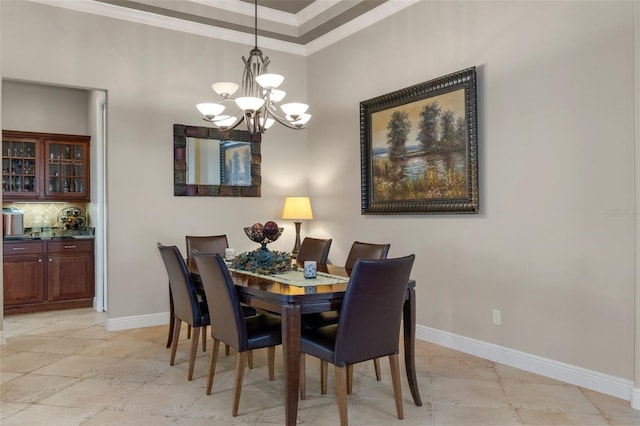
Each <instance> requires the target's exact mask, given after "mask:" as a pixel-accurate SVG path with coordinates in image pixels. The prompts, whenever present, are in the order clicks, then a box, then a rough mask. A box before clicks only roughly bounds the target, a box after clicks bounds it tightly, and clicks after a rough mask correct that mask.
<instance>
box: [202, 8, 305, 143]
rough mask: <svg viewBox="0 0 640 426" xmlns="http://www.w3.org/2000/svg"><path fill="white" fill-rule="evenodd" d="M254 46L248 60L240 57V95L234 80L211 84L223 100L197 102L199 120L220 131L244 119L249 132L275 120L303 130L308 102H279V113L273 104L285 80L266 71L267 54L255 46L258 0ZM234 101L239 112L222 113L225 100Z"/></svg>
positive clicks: (268, 124)
mask: <svg viewBox="0 0 640 426" xmlns="http://www.w3.org/2000/svg"><path fill="white" fill-rule="evenodd" d="M254 3H255V31H254V34H255V45H254V48H253V49H251V52H249V59H246V58H245V57H244V56H243V57H242V61H243V62H244V72H243V74H242V82H241V84H242V86H241V91H240V93H241V96H238V97H235V98H234V97H233V94H234V93H236V91H237V90H238V85H237V84H236V83H230V82H226V81H224V82H218V83H213V84H212V85H211V88H212V89H213V91H214V92H216V93H217V94H218V95H219V96H220V97H221V98H222V99H221V100H220V101H218V102H216V103H211V102H208V103H201V104H198V105H196V107H197V108H198V110H199V111H200V113H201V114H202V119H203V120H205V121H208V122H210V123H212V124H213V125H214V126H216V127H218V128H219V129H221V130H231V129H235V128H236V127H237V126H238V125H240V123H242V122H243V121H244V122H245V123H246V125H247V130H249V133H251V134H256V133H264V132H265V131H266V130H267V129H268V128H269V127H271V126H272V125H273V123H274V122H276V121H277V122H278V123H280V124H282V125H284V126H286V127H289V128H290V129H296V130H299V129H304V128H305V127H304V126H305V124H306V123H307V122H308V121H309V119H310V118H311V115H310V114H307V113H306V112H307V109H308V108H309V105H307V104H302V103H297V102H292V103H287V104H283V105H280V109H281V110H282V113H278V110H277V109H276V106H277V104H278V102H280V101H281V100H282V99H284V97H285V95H286V92H284V91H283V90H280V89H278V87H279V86H280V85H281V84H282V82H283V81H284V77H283V76H281V75H279V74H269V72H268V71H267V66H268V65H269V62H270V60H269V57H268V56H262V51H261V50H260V49H259V48H258V0H255V2H254ZM231 102H234V103H235V105H236V106H237V107H238V109H239V110H238V111H237V112H236V113H235V114H233V115H230V114H223V112H224V111H225V109H226V106H225V105H224V104H225V103H231Z"/></svg>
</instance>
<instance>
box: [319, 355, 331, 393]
mask: <svg viewBox="0 0 640 426" xmlns="http://www.w3.org/2000/svg"><path fill="white" fill-rule="evenodd" d="M327 370H329V363H328V362H327V361H325V360H320V393H321V394H322V395H326V394H327Z"/></svg>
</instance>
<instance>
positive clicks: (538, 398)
mask: <svg viewBox="0 0 640 426" xmlns="http://www.w3.org/2000/svg"><path fill="white" fill-rule="evenodd" d="M504 389H505V392H506V394H507V397H508V398H509V401H511V403H512V404H513V406H514V407H516V408H519V409H529V410H546V411H563V412H573V413H576V412H580V413H584V414H590V415H597V414H598V410H597V409H596V407H594V406H593V404H592V403H591V402H590V401H589V400H588V399H587V398H586V397H585V396H584V394H583V393H582V392H580V390H578V388H577V387H575V386H571V385H564V384H561V385H548V384H539V383H519V382H506V383H504Z"/></svg>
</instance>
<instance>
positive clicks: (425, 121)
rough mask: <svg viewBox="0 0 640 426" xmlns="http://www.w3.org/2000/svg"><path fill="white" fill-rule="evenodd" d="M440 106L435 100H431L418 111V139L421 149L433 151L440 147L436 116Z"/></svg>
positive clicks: (438, 113)
mask: <svg viewBox="0 0 640 426" xmlns="http://www.w3.org/2000/svg"><path fill="white" fill-rule="evenodd" d="M439 115H440V107H439V106H438V103H437V102H431V103H430V104H428V105H425V107H424V108H423V109H422V111H420V125H419V128H418V130H419V131H418V137H417V139H418V141H419V142H420V146H421V148H422V151H424V152H435V151H438V150H439V149H440V141H439V140H438V116H439Z"/></svg>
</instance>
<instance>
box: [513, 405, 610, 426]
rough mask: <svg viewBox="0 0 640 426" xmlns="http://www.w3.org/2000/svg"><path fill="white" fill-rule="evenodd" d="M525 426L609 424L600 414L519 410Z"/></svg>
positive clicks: (598, 425)
mask: <svg viewBox="0 0 640 426" xmlns="http://www.w3.org/2000/svg"><path fill="white" fill-rule="evenodd" d="M518 414H519V415H520V419H521V420H522V424H523V425H527V426H533V425H539V426H551V425H557V426H570V425H573V426H587V425H588V426H606V425H608V424H609V423H608V422H607V420H606V419H605V418H604V417H602V416H601V415H599V414H585V413H581V412H577V413H576V412H567V411H548V410H529V409H524V408H523V409H518Z"/></svg>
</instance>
